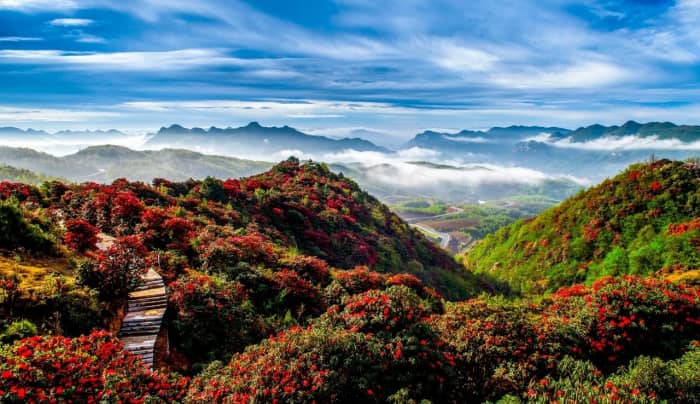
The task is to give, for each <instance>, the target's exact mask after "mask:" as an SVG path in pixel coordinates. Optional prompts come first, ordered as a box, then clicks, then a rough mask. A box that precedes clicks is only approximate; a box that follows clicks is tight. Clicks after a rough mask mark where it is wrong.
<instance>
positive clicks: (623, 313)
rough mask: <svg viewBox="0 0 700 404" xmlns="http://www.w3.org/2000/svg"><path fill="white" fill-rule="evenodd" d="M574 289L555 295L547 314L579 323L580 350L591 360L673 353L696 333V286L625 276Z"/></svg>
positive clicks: (699, 302)
mask: <svg viewBox="0 0 700 404" xmlns="http://www.w3.org/2000/svg"><path fill="white" fill-rule="evenodd" d="M574 288H575V289H576V290H575V291H574V292H572V291H571V290H570V289H571V288H564V289H561V290H559V291H558V292H557V293H555V294H554V295H553V303H552V305H550V306H549V307H548V308H547V309H546V313H548V314H550V315H553V316H557V317H560V318H563V319H565V320H566V321H570V322H573V323H577V324H580V327H582V329H583V332H584V335H583V341H581V343H582V346H580V347H579V348H581V349H583V350H585V353H587V354H588V355H590V356H589V357H590V358H591V360H592V361H593V362H594V363H596V364H599V365H603V366H611V365H615V364H618V363H621V362H624V361H627V360H629V359H630V358H632V357H634V356H637V355H644V354H646V355H657V356H661V357H668V356H673V355H676V354H677V353H678V350H679V349H681V348H682V347H684V346H686V345H687V343H688V342H689V341H691V340H693V339H696V338H697V337H698V335H700V287H697V286H690V285H685V284H675V283H670V282H666V281H660V280H656V279H651V278H649V279H644V278H639V277H634V276H625V277H623V278H603V279H600V280H598V281H596V282H595V283H594V284H593V286H592V287H590V288H585V290H583V291H582V290H581V289H582V288H581V286H575V287H574Z"/></svg>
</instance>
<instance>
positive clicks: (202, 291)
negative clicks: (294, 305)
mask: <svg viewBox="0 0 700 404" xmlns="http://www.w3.org/2000/svg"><path fill="white" fill-rule="evenodd" d="M168 289H169V293H168V295H169V296H168V301H169V305H170V307H171V309H172V312H171V313H172V320H171V324H172V325H173V327H172V331H174V333H173V340H174V341H175V344H176V346H177V348H178V349H179V350H180V351H181V352H182V353H185V354H186V355H187V356H188V357H189V358H190V359H191V360H193V361H194V362H208V361H212V360H215V359H227V358H229V357H230V356H231V354H233V353H234V352H238V351H242V350H243V348H245V347H246V346H247V345H248V344H251V343H253V342H255V341H257V340H258V339H259V338H260V336H261V335H263V332H264V329H265V327H264V323H263V322H262V320H261V319H259V318H258V317H257V315H256V314H255V312H254V310H253V308H252V305H250V303H249V302H248V296H247V294H246V291H245V289H244V288H243V286H242V285H241V284H239V283H236V282H225V281H223V280H221V279H218V278H215V277H211V276H207V275H188V276H183V277H180V278H179V279H178V280H177V281H175V282H173V283H171V284H170V285H169V286H168Z"/></svg>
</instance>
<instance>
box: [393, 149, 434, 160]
mask: <svg viewBox="0 0 700 404" xmlns="http://www.w3.org/2000/svg"><path fill="white" fill-rule="evenodd" d="M396 154H397V155H398V156H399V157H400V158H404V159H408V160H433V159H435V158H437V157H439V156H440V154H442V153H440V152H439V151H437V150H432V149H424V148H422V147H415V146H414V147H411V148H408V149H402V150H399V151H398V152H396Z"/></svg>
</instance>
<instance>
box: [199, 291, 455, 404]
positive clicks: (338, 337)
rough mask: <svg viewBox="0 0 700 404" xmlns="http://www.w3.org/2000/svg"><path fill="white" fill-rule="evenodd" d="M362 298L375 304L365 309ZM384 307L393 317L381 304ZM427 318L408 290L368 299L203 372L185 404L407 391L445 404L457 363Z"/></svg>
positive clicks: (374, 397) (371, 398) (352, 398)
mask: <svg viewBox="0 0 700 404" xmlns="http://www.w3.org/2000/svg"><path fill="white" fill-rule="evenodd" d="M385 296H386V297H385ZM365 298H367V299H369V300H372V301H371V302H370V301H368V302H367V309H366V310H362V309H361V308H360V306H361V305H362V304H364V300H365ZM385 300H386V303H387V307H388V308H389V311H390V316H388V317H385V315H384V310H383V308H382V307H380V304H379V303H378V302H384V301H385ZM411 310H413V315H411V314H410V313H411ZM424 314H427V313H424V312H422V311H421V309H420V299H419V298H418V296H416V295H415V294H414V293H413V292H412V291H410V290H409V289H407V288H405V287H393V288H390V289H388V290H387V291H386V292H379V291H371V292H367V294H366V296H358V297H356V298H355V299H353V300H352V301H350V302H349V303H348V306H345V307H336V308H334V309H332V310H329V312H328V313H327V314H326V315H324V316H321V318H320V319H319V320H318V321H317V322H315V323H314V324H313V325H311V326H309V327H307V328H301V327H293V328H291V329H289V330H288V331H286V332H282V333H280V334H279V335H277V336H276V337H271V338H269V339H268V340H266V341H265V342H263V343H261V344H259V345H256V346H251V347H249V348H248V349H247V350H246V352H244V353H241V354H237V355H234V357H233V358H232V360H231V362H230V364H229V365H227V366H226V367H224V368H222V369H215V370H212V371H211V372H209V371H207V372H205V374H204V375H203V376H202V377H200V378H197V379H195V380H194V381H193V383H192V385H191V388H190V390H189V392H188V396H187V399H188V400H189V401H191V402H195V403H210V402H216V403H218V402H229V403H249V402H348V403H349V402H367V403H379V402H386V401H387V400H388V399H389V397H390V396H392V395H394V394H395V393H397V392H400V391H404V392H405V394H406V395H407V396H408V397H409V398H411V399H416V400H421V399H428V400H433V401H435V402H444V401H445V400H446V398H447V397H448V392H449V391H450V389H451V385H450V384H449V383H450V374H451V371H452V368H453V366H454V359H453V357H452V355H451V354H450V353H449V352H447V351H445V350H444V349H442V347H443V346H444V344H443V343H442V341H441V340H440V338H439V336H438V335H437V334H436V333H435V332H434V331H432V329H431V327H430V324H429V323H428V322H427V319H426V318H425V316H424ZM394 317H400V319H398V320H395V319H394ZM360 318H363V319H364V320H359V323H357V324H356V323H355V320H354V319H360ZM373 329H381V330H383V331H382V332H381V333H378V334H375V333H373V332H372V330H373Z"/></svg>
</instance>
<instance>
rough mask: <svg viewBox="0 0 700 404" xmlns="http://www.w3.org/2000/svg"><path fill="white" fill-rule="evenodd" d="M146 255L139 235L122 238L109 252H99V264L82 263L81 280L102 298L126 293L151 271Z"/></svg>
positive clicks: (117, 240)
mask: <svg viewBox="0 0 700 404" xmlns="http://www.w3.org/2000/svg"><path fill="white" fill-rule="evenodd" d="M147 255H148V252H147V251H146V248H145V247H144V246H143V244H142V243H141V240H140V239H139V238H138V236H125V237H120V238H118V239H116V240H115V242H114V244H113V245H112V246H110V247H109V249H108V250H107V251H101V252H100V253H99V254H98V256H97V262H96V263H94V262H92V261H84V262H83V263H82V264H81V267H80V270H79V272H80V273H79V276H80V282H81V283H82V284H84V285H87V286H89V287H91V288H93V289H96V290H98V291H99V292H100V297H101V298H103V299H107V300H108V299H111V298H114V297H120V296H125V295H126V294H128V293H129V292H130V291H132V290H133V289H134V288H136V287H137V286H138V285H139V284H140V283H141V277H142V276H143V275H144V274H145V273H146V272H147V271H148V264H149V263H148V260H147Z"/></svg>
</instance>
